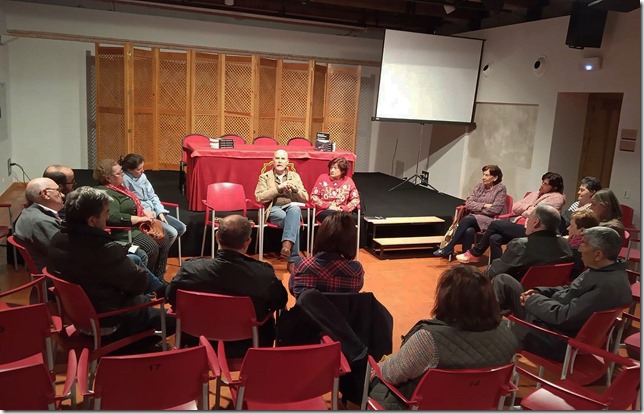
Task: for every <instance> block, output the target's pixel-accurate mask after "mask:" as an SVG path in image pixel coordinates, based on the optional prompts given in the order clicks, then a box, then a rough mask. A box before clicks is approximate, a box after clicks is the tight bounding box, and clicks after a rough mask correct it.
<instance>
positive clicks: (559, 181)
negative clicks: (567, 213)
mask: <svg viewBox="0 0 644 414" xmlns="http://www.w3.org/2000/svg"><path fill="white" fill-rule="evenodd" d="M541 180H542V182H541V186H540V187H539V190H538V191H534V192H532V193H530V194H528V195H527V196H525V198H524V199H523V200H521V201H517V202H515V203H514V205H513V206H512V213H514V214H516V215H518V217H515V218H513V219H512V220H511V221H505V220H494V221H493V222H492V223H490V226H489V227H488V229H487V230H486V231H485V233H484V234H483V237H481V240H480V241H479V242H478V243H477V244H476V246H474V248H472V249H470V250H468V251H466V252H465V253H463V254H459V255H458V256H456V259H457V260H458V261H459V262H461V263H476V262H478V261H479V257H481V256H482V255H483V253H485V251H486V250H487V248H488V247H490V259H491V260H494V259H496V258H498V257H501V253H502V252H503V250H502V249H501V246H502V245H503V244H507V243H509V242H510V240H512V239H515V238H517V237H525V235H526V233H525V228H524V226H523V224H525V221H526V219H527V218H528V217H529V216H530V214H531V213H532V211H533V210H534V209H535V208H536V207H537V206H538V205H541V204H546V205H550V206H553V207H554V208H555V209H556V210H557V211H558V212H559V213H561V210H562V209H563V205H564V203H565V202H566V196H565V195H564V194H563V191H564V183H563V178H562V177H561V175H559V174H557V173H553V172H547V173H545V174H544V175H543V176H542V177H541ZM555 230H556V229H555Z"/></svg>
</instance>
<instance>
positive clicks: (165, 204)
mask: <svg viewBox="0 0 644 414" xmlns="http://www.w3.org/2000/svg"><path fill="white" fill-rule="evenodd" d="M161 205H162V206H164V207H172V208H174V210H175V218H176V219H177V220H179V221H181V218H180V217H179V204H176V203H169V202H167V201H161ZM177 249H178V253H179V266H181V264H182V263H183V260H182V258H181V236H178V237H177Z"/></svg>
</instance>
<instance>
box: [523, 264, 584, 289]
mask: <svg viewBox="0 0 644 414" xmlns="http://www.w3.org/2000/svg"><path fill="white" fill-rule="evenodd" d="M573 266H574V263H572V262H571V263H559V264H553V265H543V266H531V267H530V268H529V269H528V271H527V272H525V275H523V277H522V278H521V285H522V286H523V289H525V290H528V289H534V288H535V287H537V286H544V287H545V286H548V287H551V286H565V285H569V284H570V273H571V272H572V267H573Z"/></svg>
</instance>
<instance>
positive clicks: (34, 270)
mask: <svg viewBox="0 0 644 414" xmlns="http://www.w3.org/2000/svg"><path fill="white" fill-rule="evenodd" d="M7 242H8V243H9V244H11V245H12V246H13V247H14V249H16V250H18V252H20V255H21V256H22V259H23V260H24V261H25V267H26V268H27V271H28V272H29V273H31V274H32V275H37V274H40V273H41V271H42V269H38V267H37V266H36V262H34V259H33V258H32V257H31V254H29V251H28V250H27V248H26V247H25V246H23V245H22V244H20V242H19V241H18V240H16V238H15V237H14V236H9V237H7ZM32 279H33V277H32Z"/></svg>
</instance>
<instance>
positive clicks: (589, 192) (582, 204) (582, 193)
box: [559, 176, 602, 236]
mask: <svg viewBox="0 0 644 414" xmlns="http://www.w3.org/2000/svg"><path fill="white" fill-rule="evenodd" d="M601 189H602V185H601V184H600V182H599V180H597V178H595V177H591V176H588V177H584V178H582V179H581V183H580V184H579V190H578V191H577V201H575V202H574V203H572V204H571V205H570V207H568V210H566V211H564V212H563V213H562V214H561V225H560V226H559V232H560V233H561V235H562V236H565V235H566V234H568V226H569V225H570V216H571V215H572V213H574V212H575V211H577V210H585V209H587V208H590V199H591V198H592V196H593V195H594V194H595V193H596V192H597V191H599V190H601Z"/></svg>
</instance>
